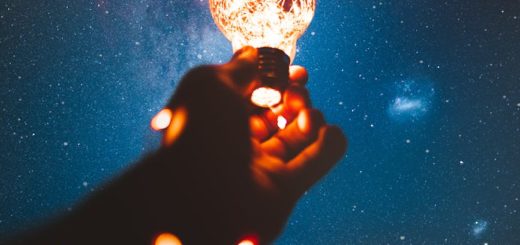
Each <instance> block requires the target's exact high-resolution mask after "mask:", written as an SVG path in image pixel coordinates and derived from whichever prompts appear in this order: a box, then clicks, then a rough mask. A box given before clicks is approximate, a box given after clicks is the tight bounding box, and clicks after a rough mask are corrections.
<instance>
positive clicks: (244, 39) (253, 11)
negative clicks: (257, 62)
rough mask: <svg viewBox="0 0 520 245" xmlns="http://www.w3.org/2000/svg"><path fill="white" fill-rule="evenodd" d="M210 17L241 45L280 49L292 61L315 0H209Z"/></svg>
mask: <svg viewBox="0 0 520 245" xmlns="http://www.w3.org/2000/svg"><path fill="white" fill-rule="evenodd" d="M209 7H210V9H211V14H212V16H213V20H215V23H217V26H218V27H219V28H220V30H221V31H222V32H223V33H224V35H225V36H226V37H227V38H228V39H229V40H230V41H231V44H232V45H233V52H236V51H237V50H239V49H240V48H242V47H244V46H247V45H248V46H253V47H256V48H260V47H271V48H278V49H281V50H283V51H284V52H285V53H286V54H287V55H288V56H289V57H290V58H291V61H292V60H294V56H295V53H296V40H297V39H298V38H299V37H300V36H301V35H302V34H303V32H305V30H306V29H307V26H309V24H310V22H311V20H312V17H313V16H314V10H315V8H316V3H315V0H210V1H209Z"/></svg>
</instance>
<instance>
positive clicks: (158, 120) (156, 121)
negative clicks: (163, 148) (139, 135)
mask: <svg viewBox="0 0 520 245" xmlns="http://www.w3.org/2000/svg"><path fill="white" fill-rule="evenodd" d="M171 119H172V111H171V110H170V109H168V108H166V109H162V110H161V111H160V112H159V113H157V115H155V116H154V117H153V118H152V121H151V122H150V126H151V127H152V129H153V130H156V131H159V130H163V129H165V128H167V127H168V126H170V122H171Z"/></svg>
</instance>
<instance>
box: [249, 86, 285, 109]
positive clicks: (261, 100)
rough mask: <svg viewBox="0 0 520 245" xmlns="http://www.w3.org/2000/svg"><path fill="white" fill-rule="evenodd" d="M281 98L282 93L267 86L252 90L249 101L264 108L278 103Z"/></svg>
mask: <svg viewBox="0 0 520 245" xmlns="http://www.w3.org/2000/svg"><path fill="white" fill-rule="evenodd" d="M281 100H282V94H281V93H280V91H278V90H276V89H273V88H269V87H260V88H257V89H255V91H253V94H251V102H253V104H255V105H257V106H260V107H264V108H270V107H273V106H275V105H277V104H279V103H280V101H281Z"/></svg>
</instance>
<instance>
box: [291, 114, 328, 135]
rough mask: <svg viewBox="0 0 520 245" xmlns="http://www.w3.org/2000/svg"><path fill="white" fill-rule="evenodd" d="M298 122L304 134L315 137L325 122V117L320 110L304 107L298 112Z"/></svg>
mask: <svg viewBox="0 0 520 245" xmlns="http://www.w3.org/2000/svg"><path fill="white" fill-rule="evenodd" d="M296 123H297V125H298V128H299V129H300V131H301V132H302V133H303V134H304V135H306V136H309V137H315V136H316V135H317V133H318V131H319V129H320V127H321V126H322V125H323V124H324V123H325V119H324V117H323V114H322V113H321V112H320V111H319V110H316V109H304V110H302V111H300V113H299V114H298V117H297V119H296Z"/></svg>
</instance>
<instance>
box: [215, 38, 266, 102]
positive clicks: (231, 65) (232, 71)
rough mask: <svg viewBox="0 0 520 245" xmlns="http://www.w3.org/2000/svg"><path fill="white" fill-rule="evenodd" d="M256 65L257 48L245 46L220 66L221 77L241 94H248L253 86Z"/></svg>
mask: <svg viewBox="0 0 520 245" xmlns="http://www.w3.org/2000/svg"><path fill="white" fill-rule="evenodd" d="M257 67H258V51H257V49H256V48H253V47H251V46H245V47H243V48H241V49H240V50H238V51H237V52H236V53H235V54H234V55H233V58H231V60H230V61H229V62H228V63H226V64H224V65H221V66H220V71H221V79H222V80H223V81H224V82H225V83H227V84H228V85H230V86H232V87H233V88H236V89H238V91H239V92H240V93H241V94H243V95H248V94H250V93H251V92H252V90H253V88H254V82H255V81H254V78H255V76H256V75H257V74H256V73H257Z"/></svg>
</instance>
